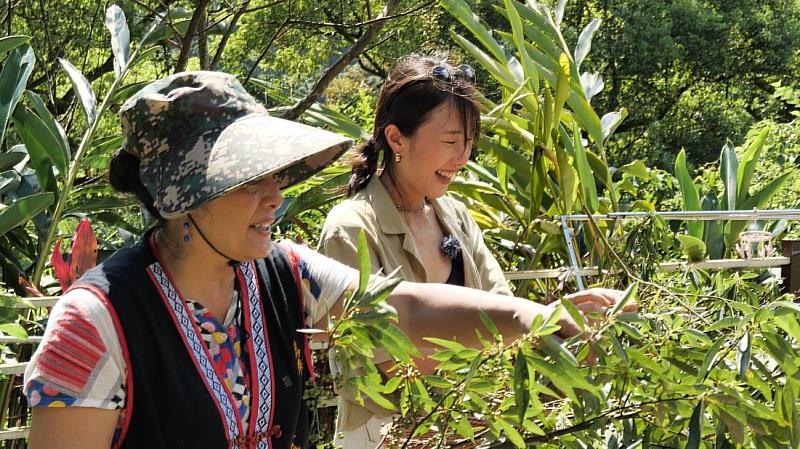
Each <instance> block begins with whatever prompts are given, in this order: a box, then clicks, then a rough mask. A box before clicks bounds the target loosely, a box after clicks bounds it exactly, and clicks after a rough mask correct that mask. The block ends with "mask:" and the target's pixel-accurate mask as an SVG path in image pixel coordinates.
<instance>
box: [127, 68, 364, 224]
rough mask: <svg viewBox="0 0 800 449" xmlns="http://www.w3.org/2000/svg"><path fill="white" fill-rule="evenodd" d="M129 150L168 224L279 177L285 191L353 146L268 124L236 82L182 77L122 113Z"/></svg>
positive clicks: (300, 127)
mask: <svg viewBox="0 0 800 449" xmlns="http://www.w3.org/2000/svg"><path fill="white" fill-rule="evenodd" d="M119 114H120V121H121V123H122V130H123V133H124V135H125V143H124V144H123V149H124V150H125V151H127V152H128V153H131V154H133V155H134V156H136V157H138V158H139V160H140V161H141V168H140V176H141V180H142V183H143V184H144V185H145V186H146V187H147V190H148V191H149V192H150V194H151V195H152V197H153V199H154V201H155V206H156V207H157V208H158V210H159V212H160V213H161V215H162V216H163V217H164V218H174V217H177V216H180V215H183V214H186V213H188V212H191V211H192V210H194V209H196V208H198V207H200V206H202V205H203V204H205V203H207V202H208V201H210V200H213V199H215V198H217V197H219V196H221V195H223V194H225V193H228V192H230V191H231V190H234V189H236V188H238V187H240V186H242V185H244V184H247V183H249V182H252V181H256V180H258V179H260V178H263V177H265V176H268V175H275V176H276V179H277V181H278V184H279V186H280V187H281V188H284V187H288V186H290V185H293V184H296V183H298V182H300V181H302V180H304V179H306V178H308V177H309V176H311V175H312V174H314V173H316V172H318V171H319V170H321V169H322V168H324V167H325V166H326V165H328V164H330V163H331V162H333V161H334V160H336V158H338V157H339V156H340V155H341V154H342V153H344V152H345V151H346V150H347V148H349V146H350V144H351V143H352V141H351V140H350V139H347V138H345V137H342V136H340V135H338V134H334V133H332V132H328V131H324V130H321V129H318V128H314V127H311V126H308V125H304V124H301V123H295V122H291V121H288V120H283V119H279V118H276V117H270V116H269V114H268V113H267V110H266V109H265V108H264V107H263V106H262V105H261V104H259V103H258V102H257V101H256V100H255V99H254V98H253V97H252V96H250V94H248V93H247V92H246V91H245V89H244V87H242V85H241V84H239V82H238V81H237V80H236V78H234V77H233V76H232V75H228V74H225V73H218V72H202V71H198V72H183V73H177V74H175V75H172V76H169V77H166V78H163V79H160V80H158V81H154V82H153V83H151V84H148V85H147V86H145V87H144V88H143V89H142V90H140V91H139V92H137V93H135V94H134V95H133V96H132V97H131V98H129V99H128V101H126V102H125V104H124V105H123V106H122V108H121V109H120V112H119Z"/></svg>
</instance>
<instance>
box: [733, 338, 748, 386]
mask: <svg viewBox="0 0 800 449" xmlns="http://www.w3.org/2000/svg"><path fill="white" fill-rule="evenodd" d="M736 367H737V368H738V370H739V380H741V381H742V382H745V381H747V370H748V369H750V332H745V333H744V335H743V336H742V338H741V340H739V344H738V345H737V346H736Z"/></svg>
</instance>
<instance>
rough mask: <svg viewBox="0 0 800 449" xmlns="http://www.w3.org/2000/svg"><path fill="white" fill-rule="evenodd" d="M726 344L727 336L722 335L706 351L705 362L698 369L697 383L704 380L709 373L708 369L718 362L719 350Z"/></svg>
mask: <svg viewBox="0 0 800 449" xmlns="http://www.w3.org/2000/svg"><path fill="white" fill-rule="evenodd" d="M723 344H725V336H722V337H720V338H719V339H718V340H717V341H716V343H714V345H713V346H711V348H709V349H708V352H706V356H705V358H703V364H702V365H701V366H700V369H699V370H698V371H697V383H700V382H702V381H703V380H704V379H705V378H706V375H707V374H708V370H709V369H711V366H712V365H713V364H714V363H716V361H717V356H719V350H720V348H721V347H722V345H723Z"/></svg>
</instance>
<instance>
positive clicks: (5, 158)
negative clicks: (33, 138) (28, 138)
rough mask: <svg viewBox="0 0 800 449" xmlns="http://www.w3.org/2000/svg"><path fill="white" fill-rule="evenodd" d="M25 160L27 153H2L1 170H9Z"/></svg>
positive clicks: (0, 156)
mask: <svg viewBox="0 0 800 449" xmlns="http://www.w3.org/2000/svg"><path fill="white" fill-rule="evenodd" d="M24 159H25V153H22V152H16V151H15V152H8V153H0V170H8V169H9V168H11V167H13V166H15V165H17V164H19V163H20V162H22V161H23V160H24Z"/></svg>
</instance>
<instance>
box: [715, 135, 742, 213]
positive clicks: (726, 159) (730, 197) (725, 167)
mask: <svg viewBox="0 0 800 449" xmlns="http://www.w3.org/2000/svg"><path fill="white" fill-rule="evenodd" d="M719 161H720V162H719V166H720V167H719V177H720V179H721V180H722V185H723V186H724V187H725V190H724V191H723V194H722V199H721V200H720V206H721V207H723V208H724V209H723V210H736V208H737V207H736V206H737V205H736V193H737V192H738V188H737V184H738V181H737V179H736V178H737V176H738V172H739V160H738V159H737V158H736V150H735V149H734V148H733V144H732V143H731V141H730V140H729V141H727V142H725V145H724V146H723V147H722V154H721V155H720V158H719Z"/></svg>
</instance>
